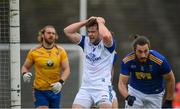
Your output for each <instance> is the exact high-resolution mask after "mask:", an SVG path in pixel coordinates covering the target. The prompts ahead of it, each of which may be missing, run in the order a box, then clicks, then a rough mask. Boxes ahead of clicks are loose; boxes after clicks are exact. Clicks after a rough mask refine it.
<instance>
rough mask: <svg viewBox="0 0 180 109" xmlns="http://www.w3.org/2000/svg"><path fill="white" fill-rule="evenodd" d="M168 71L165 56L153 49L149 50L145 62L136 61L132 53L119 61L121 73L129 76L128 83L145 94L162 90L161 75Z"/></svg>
mask: <svg viewBox="0 0 180 109" xmlns="http://www.w3.org/2000/svg"><path fill="white" fill-rule="evenodd" d="M170 71H171V67H170V65H169V63H168V62H167V60H166V58H165V57H164V56H162V55H161V54H160V53H158V52H157V51H154V50H150V54H149V57H148V60H147V62H146V63H145V64H142V63H140V62H138V61H137V60H136V56H135V54H134V53H130V54H128V55H127V56H126V57H125V58H124V59H123V60H122V62H121V74H123V75H128V76H130V80H129V85H130V86H131V87H133V88H135V89H137V90H139V91H141V92H143V93H145V94H157V93H160V92H162V91H163V90H164V80H163V75H164V74H167V73H169V72H170Z"/></svg>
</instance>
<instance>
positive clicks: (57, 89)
mask: <svg viewBox="0 0 180 109" xmlns="http://www.w3.org/2000/svg"><path fill="white" fill-rule="evenodd" d="M51 86H52V91H53V92H54V93H55V94H58V93H59V92H60V91H61V89H62V83H60V82H56V83H53V84H51Z"/></svg>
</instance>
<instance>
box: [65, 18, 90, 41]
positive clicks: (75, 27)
mask: <svg viewBox="0 0 180 109" xmlns="http://www.w3.org/2000/svg"><path fill="white" fill-rule="evenodd" d="M87 22H88V20H84V21H80V22H76V23H73V24H71V25H69V26H67V27H66V28H64V33H65V35H66V36H67V37H68V38H69V39H70V40H71V41H72V42H73V43H79V41H80V34H79V33H78V31H79V29H80V28H81V27H83V26H85V25H86V23H87Z"/></svg>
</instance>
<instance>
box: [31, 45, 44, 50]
mask: <svg viewBox="0 0 180 109" xmlns="http://www.w3.org/2000/svg"><path fill="white" fill-rule="evenodd" d="M41 47H42V45H40V44H39V45H36V46H34V47H33V48H31V50H30V51H31V52H32V51H36V50H38V49H40V48H41Z"/></svg>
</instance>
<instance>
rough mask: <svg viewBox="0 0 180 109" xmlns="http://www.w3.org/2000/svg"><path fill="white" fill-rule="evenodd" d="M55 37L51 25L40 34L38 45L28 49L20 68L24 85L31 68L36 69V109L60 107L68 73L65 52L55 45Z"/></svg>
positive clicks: (34, 87)
mask: <svg viewBox="0 0 180 109" xmlns="http://www.w3.org/2000/svg"><path fill="white" fill-rule="evenodd" d="M57 39H58V34H57V32H56V30H55V28H54V27H53V26H52V25H47V26H45V27H44V28H42V29H41V30H40V31H39V34H38V41H40V44H39V45H37V46H36V47H34V48H32V49H31V50H29V52H28V55H27V58H26V60H25V62H24V64H23V66H22V69H21V72H22V74H23V80H24V82H27V83H29V82H30V81H31V77H32V73H31V72H29V71H30V69H31V67H32V66H33V65H34V67H35V73H34V75H35V79H34V83H33V90H34V91H33V92H34V94H33V95H34V97H35V98H34V99H35V101H34V104H35V107H36V108H59V107H60V99H61V89H62V86H63V84H64V82H65V81H66V79H67V78H68V76H69V74H70V68H69V61H68V56H67V53H66V51H65V49H64V48H63V47H61V46H59V45H57V44H56V43H55V41H56V40H57Z"/></svg>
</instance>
